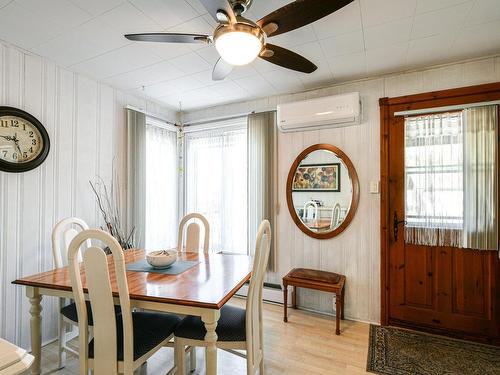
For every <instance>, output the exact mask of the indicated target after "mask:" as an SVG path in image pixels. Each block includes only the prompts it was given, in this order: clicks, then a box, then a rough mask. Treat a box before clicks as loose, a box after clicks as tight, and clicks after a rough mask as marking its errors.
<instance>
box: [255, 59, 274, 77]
mask: <svg viewBox="0 0 500 375" xmlns="http://www.w3.org/2000/svg"><path fill="white" fill-rule="evenodd" d="M252 67H253V68H254V69H255V70H256V71H257V72H259V73H261V74H262V73H268V72H274V71H275V70H277V69H280V68H279V66H277V65H275V64H273V63H270V62H268V61H266V60H264V59H260V58H256V59H255V60H254V62H252Z"/></svg>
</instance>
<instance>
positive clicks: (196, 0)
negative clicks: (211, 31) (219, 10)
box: [186, 0, 211, 17]
mask: <svg viewBox="0 0 500 375" xmlns="http://www.w3.org/2000/svg"><path fill="white" fill-rule="evenodd" d="M186 1H187V3H188V4H189V5H191V7H192V8H193V9H194V10H196V11H197V12H198V14H204V13H207V10H206V9H205V7H204V6H203V4H202V3H201V2H200V0H186ZM210 17H211V16H210Z"/></svg>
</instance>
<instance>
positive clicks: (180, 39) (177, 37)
mask: <svg viewBox="0 0 500 375" xmlns="http://www.w3.org/2000/svg"><path fill="white" fill-rule="evenodd" d="M125 38H127V39H128V40H133V41H135V42H159V43H209V41H210V38H209V36H208V35H203V34H179V33H144V34H126V35H125Z"/></svg>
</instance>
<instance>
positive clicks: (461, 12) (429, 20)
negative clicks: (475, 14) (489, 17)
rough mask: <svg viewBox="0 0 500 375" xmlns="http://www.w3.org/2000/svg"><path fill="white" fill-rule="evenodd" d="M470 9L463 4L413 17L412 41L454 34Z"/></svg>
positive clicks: (469, 5) (467, 5)
mask: <svg viewBox="0 0 500 375" xmlns="http://www.w3.org/2000/svg"><path fill="white" fill-rule="evenodd" d="M470 7H471V4H470V3H464V4H460V5H457V6H453V7H449V8H445V9H441V10H436V11H434V12H428V13H423V14H419V15H417V16H415V20H414V23H413V30H412V32H411V37H412V39H417V38H425V37H427V36H431V35H437V34H441V33H455V32H456V31H458V29H459V28H461V27H462V25H463V24H464V21H465V18H466V16H467V15H468V13H469V10H470Z"/></svg>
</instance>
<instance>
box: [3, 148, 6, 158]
mask: <svg viewBox="0 0 500 375" xmlns="http://www.w3.org/2000/svg"><path fill="white" fill-rule="evenodd" d="M2 152H3V157H4V158H6V157H7V151H5V150H2Z"/></svg>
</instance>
